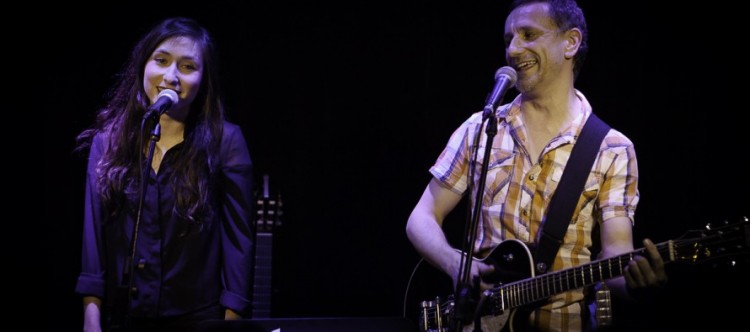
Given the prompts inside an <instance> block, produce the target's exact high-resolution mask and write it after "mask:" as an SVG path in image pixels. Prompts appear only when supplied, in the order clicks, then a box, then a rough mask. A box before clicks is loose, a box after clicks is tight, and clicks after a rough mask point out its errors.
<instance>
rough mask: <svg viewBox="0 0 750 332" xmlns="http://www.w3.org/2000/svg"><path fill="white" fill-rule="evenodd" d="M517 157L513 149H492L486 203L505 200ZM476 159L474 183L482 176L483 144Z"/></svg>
mask: <svg viewBox="0 0 750 332" xmlns="http://www.w3.org/2000/svg"><path fill="white" fill-rule="evenodd" d="M515 157H516V154H515V153H514V152H513V151H508V150H505V149H497V148H493V149H492V150H491V152H490V157H489V160H488V166H487V178H486V179H487V181H486V182H485V187H484V195H483V197H484V199H485V201H484V203H485V204H488V203H490V202H493V201H494V202H499V201H503V200H504V198H505V196H506V195H507V192H508V185H509V184H510V180H511V175H512V173H513V165H514V164H515ZM475 161H476V162H475V169H474V184H475V185H477V184H478V183H479V180H480V179H481V176H482V174H481V172H482V165H483V162H484V146H483V145H480V147H479V151H477V157H476V159H475ZM475 190H476V189H475ZM474 193H476V191H474ZM486 206H489V205H486Z"/></svg>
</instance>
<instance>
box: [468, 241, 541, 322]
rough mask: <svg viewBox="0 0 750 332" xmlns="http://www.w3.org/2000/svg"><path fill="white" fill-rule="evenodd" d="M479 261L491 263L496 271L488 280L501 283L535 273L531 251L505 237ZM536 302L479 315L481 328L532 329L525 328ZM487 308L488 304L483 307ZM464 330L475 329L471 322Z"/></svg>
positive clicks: (521, 243)
mask: <svg viewBox="0 0 750 332" xmlns="http://www.w3.org/2000/svg"><path fill="white" fill-rule="evenodd" d="M480 261H482V262H484V263H486V264H490V265H494V266H495V271H497V272H496V273H495V274H494V275H493V276H491V277H490V278H489V279H487V278H485V279H486V281H487V282H490V283H493V284H496V285H503V284H508V283H511V282H514V281H519V280H524V279H529V278H533V277H534V258H533V256H532V254H531V251H530V250H529V248H528V247H527V246H526V244H524V243H523V242H521V241H518V240H506V241H503V242H501V243H500V244H499V245H498V246H497V247H495V248H494V249H492V252H490V254H489V256H487V257H486V258H484V259H481V260H480ZM537 306H538V304H536V303H534V304H528V305H525V306H523V307H520V308H515V309H510V310H504V311H502V313H501V314H499V315H487V316H483V317H482V318H481V325H482V329H481V330H482V331H483V332H499V331H503V332H521V331H533V330H531V329H529V328H528V325H529V324H528V320H529V315H531V313H532V312H533V311H534V309H535V308H536V307H537ZM486 309H487V308H486ZM463 331H464V332H471V331H474V324H469V325H466V326H464V329H463Z"/></svg>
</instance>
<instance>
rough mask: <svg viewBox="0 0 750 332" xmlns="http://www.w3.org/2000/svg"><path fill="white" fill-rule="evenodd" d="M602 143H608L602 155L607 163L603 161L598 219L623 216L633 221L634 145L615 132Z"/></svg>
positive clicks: (635, 199) (636, 196) (635, 190)
mask: <svg viewBox="0 0 750 332" xmlns="http://www.w3.org/2000/svg"><path fill="white" fill-rule="evenodd" d="M613 131H614V130H612V131H610V134H612V132H613ZM605 142H606V143H607V145H608V147H607V151H606V153H605V156H604V158H605V159H604V160H606V161H607V163H605V164H604V165H606V168H605V169H604V170H603V173H604V183H603V185H602V186H601V188H602V190H601V192H600V193H599V207H600V209H601V211H602V221H606V220H608V219H611V218H614V217H627V218H630V220H631V222H633V220H634V215H635V210H636V206H637V205H638V200H639V192H638V162H637V160H636V155H635V148H634V146H633V143H632V142H631V141H630V140H629V139H627V138H626V137H624V136H623V135H621V134H619V133H617V132H615V133H614V135H611V136H608V137H607V138H605Z"/></svg>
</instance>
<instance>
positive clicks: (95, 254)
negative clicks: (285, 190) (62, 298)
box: [76, 122, 253, 317]
mask: <svg viewBox="0 0 750 332" xmlns="http://www.w3.org/2000/svg"><path fill="white" fill-rule="evenodd" d="M106 144H107V143H106V138H105V137H103V135H101V134H100V135H97V136H96V137H95V138H94V141H93V142H92V146H91V151H90V154H89V161H88V170H87V183H86V196H85V200H86V201H85V212H84V224H83V250H82V251H83V253H82V265H81V274H80V276H79V278H78V284H77V285H76V292H77V293H78V294H81V295H84V296H96V297H99V298H101V299H103V301H104V303H105V304H107V303H109V304H111V303H114V302H117V301H118V299H114V297H115V296H114V294H117V293H118V292H117V291H116V289H117V286H118V285H122V281H123V272H124V270H125V265H126V264H125V262H126V260H127V259H128V258H129V257H130V241H131V234H133V225H134V224H135V220H136V213H135V212H136V211H137V206H132V205H136V204H137V199H135V200H134V201H135V202H136V203H135V204H133V203H131V204H130V205H129V206H127V208H126V211H127V212H126V213H121V214H120V215H119V216H116V217H114V220H113V218H112V217H109V216H108V215H109V213H108V212H107V211H105V210H106V208H105V207H104V206H103V205H102V200H101V197H100V196H99V195H98V194H97V190H96V164H97V162H98V161H99V160H100V159H101V156H102V153H103V152H104V147H105V146H106ZM183 144H184V143H180V144H178V145H176V146H174V147H173V148H172V149H170V150H169V151H168V152H167V153H166V154H165V156H164V159H163V160H162V162H161V164H160V166H159V172H158V174H156V173H154V172H153V170H151V172H150V174H149V177H148V180H147V185H146V186H147V188H146V196H145V200H144V207H143V212H142V216H141V221H140V224H139V226H138V232H137V244H136V255H135V260H134V264H135V265H134V268H133V270H134V272H133V276H132V283H133V286H134V287H135V289H136V292H135V295H134V296H133V297H132V300H131V304H130V312H129V315H130V316H133V317H163V316H175V315H182V314H187V313H191V312H195V311H196V310H200V309H202V308H206V307H208V306H211V305H216V304H221V305H222V306H224V307H226V308H230V309H232V310H235V311H237V312H238V313H240V314H241V315H248V314H249V312H250V304H251V300H250V295H251V291H252V280H251V278H252V276H251V271H252V266H253V253H252V248H253V246H252V241H253V237H252V233H251V220H250V218H251V216H252V214H251V209H252V206H253V205H252V204H253V201H252V193H253V192H252V184H253V183H252V181H253V176H252V163H251V160H250V155H249V152H248V150H247V145H246V143H245V139H244V137H243V135H242V132H241V130H240V128H239V126H237V125H235V124H231V123H228V122H225V124H224V135H223V138H222V142H221V151H220V155H219V157H220V163H221V164H220V172H219V176H218V186H217V194H218V197H216V199H217V203H218V206H219V208H218V210H217V213H216V215H215V217H216V218H215V220H210V221H207V222H205V223H204V226H203V227H200V226H197V225H196V224H194V223H193V224H191V223H190V222H189V221H187V220H185V219H183V218H180V217H178V216H177V214H175V213H174V211H173V206H174V200H175V197H174V194H173V192H172V188H171V186H170V181H171V177H172V175H173V164H174V162H175V158H174V157H175V155H176V154H178V153H179V150H180V149H181V148H182V147H183ZM149 169H150V168H149ZM124 289H127V287H125V288H124ZM120 301H121V299H120ZM120 303H122V302H120Z"/></svg>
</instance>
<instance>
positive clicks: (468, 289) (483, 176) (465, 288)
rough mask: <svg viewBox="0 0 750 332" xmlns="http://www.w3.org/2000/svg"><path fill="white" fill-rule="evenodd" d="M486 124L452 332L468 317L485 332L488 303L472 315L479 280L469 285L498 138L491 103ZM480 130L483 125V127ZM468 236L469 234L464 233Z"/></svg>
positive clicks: (484, 112) (462, 260) (477, 140)
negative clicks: (495, 144)
mask: <svg viewBox="0 0 750 332" xmlns="http://www.w3.org/2000/svg"><path fill="white" fill-rule="evenodd" d="M485 121H487V125H486V128H485V132H486V133H487V143H486V144H485V147H484V156H483V159H482V160H483V162H482V168H481V169H480V176H479V183H478V184H477V191H476V197H475V199H474V207H473V209H472V210H471V211H470V212H471V220H470V222H469V224H468V225H467V227H466V229H465V230H464V231H465V232H468V237H467V236H464V241H465V242H464V248H465V249H464V251H463V252H464V254H462V256H461V263H460V264H461V266H460V267H459V270H458V274H459V278H458V283H457V284H456V292H455V294H456V296H455V314H454V316H453V317H454V319H453V320H452V321H451V322H452V323H453V327H452V328H451V331H461V327H462V326H463V325H464V324H465V323H468V322H469V316H471V318H473V319H474V331H482V326H481V312H482V309H483V308H482V307H483V306H484V304H485V301H484V300H482V301H480V303H479V306H477V307H476V308H474V310H473V311H474V312H473V314H472V315H470V314H469V313H470V312H471V309H472V307H473V306H475V305H476V303H475V301H474V300H472V297H474V295H476V294H478V292H477V291H478V287H479V285H480V280H479V278H476V279H475V280H472V281H471V282H470V280H469V277H470V276H471V263H472V257H473V256H474V241H475V240H476V234H477V227H478V224H479V215H480V214H481V209H482V193H483V192H484V187H485V183H486V180H487V170H488V164H489V160H490V152H491V151H492V141H493V140H494V138H495V135H496V134H497V116H496V115H495V110H494V107H493V105H492V104H488V105H487V106H485V107H484V111H483V113H482V123H484V122H485ZM480 129H481V126H480ZM479 133H480V132H479V131H478V132H477V135H476V140H475V142H476V143H478V142H479V136H480V134H479ZM476 143H475V146H476V147H477V149H475V150H474V153H475V154H476V152H477V150H478V148H479V145H478V144H476ZM475 159H476V158H475V157H474V158H472V159H471V160H472V164H473V163H474V160H475ZM473 170H474V167H473V165H472V166H471V168H470V179H469V181H468V183H469V187H468V190H469V192H471V180H472V178H473V176H471V174H472V172H473ZM465 235H466V234H465Z"/></svg>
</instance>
